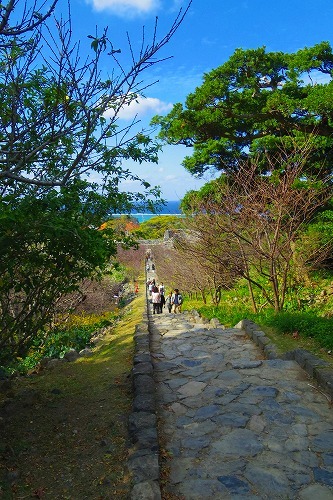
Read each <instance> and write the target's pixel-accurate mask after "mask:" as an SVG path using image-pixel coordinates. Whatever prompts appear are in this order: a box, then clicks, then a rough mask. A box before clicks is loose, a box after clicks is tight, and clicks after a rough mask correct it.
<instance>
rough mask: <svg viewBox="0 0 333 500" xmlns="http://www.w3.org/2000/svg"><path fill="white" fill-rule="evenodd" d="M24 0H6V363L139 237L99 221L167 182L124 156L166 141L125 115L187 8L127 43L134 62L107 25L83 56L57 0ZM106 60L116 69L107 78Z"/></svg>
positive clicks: (0, 124)
mask: <svg viewBox="0 0 333 500" xmlns="http://www.w3.org/2000/svg"><path fill="white" fill-rule="evenodd" d="M18 4H19V2H17V1H14V2H9V3H8V5H6V7H5V8H3V11H5V12H6V16H5V17H6V19H5V21H6V22H3V23H2V25H1V27H0V92H1V96H2V101H1V107H0V160H1V168H0V248H1V252H0V317H1V324H0V351H1V356H2V357H3V358H6V360H7V361H10V359H11V357H16V356H20V357H23V356H25V355H26V354H27V352H28V351H29V349H30V347H31V346H32V345H33V343H34V341H35V339H37V338H39V335H41V334H43V332H45V330H47V329H48V327H49V325H50V324H51V322H52V319H53V317H54V314H55V312H56V309H57V304H58V302H59V301H60V299H61V298H62V297H63V296H64V295H66V294H69V293H71V292H73V291H76V290H78V289H79V286H80V283H81V282H82V281H83V280H84V279H86V278H98V277H99V276H101V274H102V272H103V270H104V269H105V267H106V266H107V265H108V262H109V260H110V258H111V257H112V256H114V255H115V253H116V245H117V243H118V242H119V241H122V242H123V243H124V244H126V245H127V246H130V245H132V244H133V239H130V238H127V236H126V235H125V234H124V232H122V231H118V232H117V230H116V229H115V228H112V227H111V228H106V229H105V230H103V231H98V228H99V227H100V226H101V223H102V221H103V220H104V221H105V220H109V219H110V218H111V217H112V215H113V214H117V213H130V212H131V210H132V209H133V208H140V209H141V210H143V209H146V208H147V209H150V208H151V207H152V206H155V207H156V206H158V200H159V199H160V190H159V188H158V187H152V186H150V184H149V183H148V182H146V181H145V180H144V179H141V178H140V177H138V176H137V175H134V174H132V173H131V172H130V171H129V170H128V169H126V168H123V166H122V165H123V160H133V161H135V162H137V163H140V164H141V163H143V162H145V161H149V162H155V163H156V162H157V154H158V151H159V149H160V146H159V144H157V143H156V141H153V140H152V139H151V138H150V137H149V136H148V135H146V133H144V132H143V131H141V132H138V131H135V132H133V131H131V127H132V125H133V123H132V124H131V125H129V126H128V127H126V126H125V127H123V126H122V127H121V130H119V129H118V123H117V121H118V117H119V112H120V110H121V109H122V107H123V106H125V105H130V103H131V102H132V101H133V100H135V99H137V98H138V96H140V95H141V93H142V91H143V89H144V88H146V84H145V83H144V82H143V79H142V75H141V73H142V72H143V71H144V70H146V69H148V68H149V67H151V66H153V65H154V64H155V63H156V62H157V61H158V60H159V58H157V59H156V58H155V54H156V53H157V52H158V51H159V50H160V49H161V48H162V47H163V46H164V45H165V44H166V43H167V42H168V41H169V40H170V37H171V36H172V35H173V34H174V33H175V31H176V30H177V28H178V27H179V25H180V23H181V22H182V19H183V17H184V15H185V12H186V10H187V9H185V11H180V12H179V14H178V16H177V17H176V19H175V21H174V23H173V24H172V27H171V28H170V31H169V32H168V33H166V35H165V36H164V37H162V38H161V39H160V40H158V39H157V37H156V30H155V34H154V35H153V37H152V39H151V41H150V43H149V42H148V43H147V41H146V40H145V42H144V50H138V53H137V54H136V53H135V51H133V49H132V46H131V44H130V43H129V46H128V51H129V53H130V63H129V67H128V69H126V68H125V66H124V65H123V64H122V63H121V64H120V63H119V62H118V60H117V59H116V57H117V56H116V55H115V54H118V53H120V52H121V51H120V49H118V48H117V49H116V50H114V48H113V45H112V42H111V41H110V40H109V38H108V37H107V29H104V30H103V32H102V34H100V35H98V34H97V30H96V35H95V36H89V37H88V38H90V39H92V42H91V47H90V49H89V48H87V47H86V49H87V50H86V52H85V47H84V40H83V39H82V44H83V53H85V55H84V57H83V58H82V57H81V55H82V54H81V55H80V51H81V47H82V44H78V43H77V42H75V41H74V42H73V41H72V39H71V36H72V30H71V28H70V25H71V22H70V19H65V18H64V15H63V14H61V15H60V16H59V17H58V13H57V12H56V9H55V7H56V4H57V1H56V0H55V1H54V2H53V3H52V4H51V5H50V6H49V9H45V5H44V2H39V1H37V2H35V3H34V7H33V8H29V5H28V4H29V2H28V4H26V5H25V7H26V8H24V5H23V10H22V8H21V4H20V5H18ZM23 4H24V2H23ZM40 4H41V5H40ZM59 6H60V3H59ZM2 7H3V6H2ZM20 8H21V12H20ZM42 11H43V14H41V12H42ZM53 12H54V18H53V16H52V17H51V14H53ZM2 13H3V12H2ZM14 19H15V25H14V26H11V23H10V21H11V20H14ZM7 21H8V22H7ZM155 28H156V26H155ZM43 49H46V52H45V53H44V51H43ZM108 50H110V51H108ZM48 56H50V57H48ZM105 67H107V68H108V69H109V71H108V73H109V74H112V78H108V77H107V76H106V77H105V79H104V80H103V71H102V68H105ZM118 132H119V134H118ZM124 180H132V181H136V182H137V183H138V184H137V185H139V186H140V187H139V192H137V193H135V192H133V193H127V192H123V191H122V189H121V187H120V186H121V182H122V181H124Z"/></svg>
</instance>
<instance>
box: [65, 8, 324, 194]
mask: <svg viewBox="0 0 333 500" xmlns="http://www.w3.org/2000/svg"><path fill="white" fill-rule="evenodd" d="M65 4H66V0H59V5H58V8H62V6H65ZM186 4H187V2H186V1H183V0H70V6H71V11H72V20H73V33H74V39H75V38H81V40H83V41H84V40H87V38H86V37H87V35H88V34H92V35H94V34H95V30H96V26H98V28H99V29H100V30H102V28H104V27H105V26H108V35H109V38H110V39H111V40H112V42H113V45H114V47H115V48H116V47H117V48H120V49H121V50H122V53H121V58H122V62H123V63H124V64H125V65H126V62H128V59H127V61H126V57H128V55H129V52H128V45H127V41H126V32H128V33H129V36H130V38H131V42H132V45H133V49H134V50H138V48H139V46H140V42H141V35H142V27H143V26H145V31H146V36H147V40H149V35H151V33H152V30H153V28H154V23H155V18H156V16H158V33H160V34H161V36H162V35H164V34H165V33H166V32H167V30H168V29H169V27H170V26H171V24H172V22H173V20H174V18H175V16H176V14H177V12H178V10H179V8H181V7H183V8H184V7H185V6H186ZM332 20H333V2H332V0H280V1H278V2H266V1H264V0H193V2H192V5H191V7H190V10H189V12H188V14H187V16H186V18H185V20H184V22H183V24H182V25H181V27H180V28H179V30H178V31H177V33H176V34H175V36H174V37H173V39H172V40H171V41H170V42H169V44H168V45H167V46H166V47H164V48H163V50H162V51H161V53H160V57H161V58H164V57H169V56H172V58H171V59H168V60H166V61H164V62H162V63H159V64H158V65H156V66H154V67H153V68H151V69H150V70H149V71H147V72H146V73H144V74H143V75H142V76H143V78H144V80H145V82H147V84H150V83H152V82H154V81H156V80H158V82H157V83H156V84H154V85H153V86H151V87H149V88H148V89H147V91H146V92H145V99H142V100H140V103H139V105H136V107H135V108H134V107H129V108H127V109H126V110H124V113H123V115H122V119H121V121H120V122H119V124H120V125H121V124H122V123H123V124H124V125H126V124H128V123H130V120H132V119H133V116H134V115H135V114H136V115H137V116H138V117H139V118H140V119H141V126H142V127H147V126H148V124H149V121H150V119H151V118H152V117H153V116H154V115H155V114H164V113H167V112H168V110H170V109H171V106H172V104H174V103H176V102H184V101H185V99H186V96H187V95H188V94H189V93H190V92H192V91H193V90H194V89H195V88H196V87H197V86H199V85H200V84H201V81H202V77H203V74H204V73H207V72H209V71H210V70H211V69H213V68H216V67H218V66H219V65H221V64H223V63H224V62H226V61H227V60H228V59H229V57H230V56H231V54H232V53H233V52H234V50H235V49H236V48H243V49H249V48H257V47H261V46H263V45H265V46H266V48H267V50H268V51H284V52H294V51H296V50H298V49H300V48H303V47H305V46H312V45H314V44H315V43H319V42H321V41H323V40H325V41H326V40H327V41H330V42H331V43H332V39H333V36H332V35H333V22H332ZM107 69H108V70H110V69H111V68H107ZM121 122H122V123H121ZM186 154H190V152H189V151H188V150H186V148H184V147H181V146H168V147H165V148H164V150H163V152H162V153H161V154H160V160H159V164H158V165H155V164H144V165H140V166H137V165H135V164H133V163H131V162H129V163H128V164H125V166H126V167H127V168H129V169H131V170H132V171H134V172H135V173H137V174H138V175H140V176H141V177H143V178H145V179H146V180H147V181H148V182H150V183H151V184H152V185H160V186H161V189H162V195H163V197H164V198H165V199H168V200H177V199H181V198H182V197H183V196H184V194H185V193H186V191H188V190H190V189H198V188H200V187H201V186H202V185H203V184H204V182H206V181H207V180H209V177H207V176H206V177H205V178H204V179H195V178H193V177H192V176H191V175H190V174H189V173H187V172H186V170H185V169H184V168H183V167H182V166H181V162H182V160H183V158H184V156H185V155H186ZM123 187H124V188H125V189H127V190H129V191H135V190H137V186H135V185H133V184H132V183H128V184H125V185H124V186H123Z"/></svg>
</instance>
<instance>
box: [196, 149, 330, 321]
mask: <svg viewBox="0 0 333 500" xmlns="http://www.w3.org/2000/svg"><path fill="white" fill-rule="evenodd" d="M310 150H311V148H310V145H309V144H305V145H304V146H303V147H302V148H300V147H299V146H295V149H294V151H293V153H288V154H287V153H286V152H285V151H282V150H281V151H280V152H279V153H278V154H277V155H276V156H275V157H274V158H272V157H270V158H267V160H268V161H269V162H270V164H271V171H270V174H269V175H265V176H263V175H260V173H259V168H258V163H257V162H256V160H251V161H249V162H247V163H246V164H242V165H240V168H239V169H238V172H237V173H235V174H234V175H233V176H229V177H228V178H227V180H226V182H225V183H224V184H223V183H221V192H220V193H218V195H217V193H216V192H214V194H213V195H212V196H211V197H209V196H208V197H206V198H205V199H204V200H203V201H202V203H201V205H200V211H201V215H200V216H198V217H197V218H196V225H197V227H200V230H199V232H198V234H199V237H200V238H201V240H202V241H203V243H202V247H203V248H206V250H207V255H209V258H208V260H211V259H212V260H213V261H214V262H220V263H221V265H222V266H225V268H229V272H230V274H231V276H232V275H233V276H237V275H238V276H242V277H243V278H245V279H246V280H247V283H248V286H249V293H250V296H251V299H252V304H253V308H254V310H255V311H256V310H257V304H256V299H255V293H254V290H259V291H260V294H261V296H262V297H263V298H264V300H265V301H266V302H267V303H269V304H270V305H272V306H273V307H274V309H275V311H280V310H282V309H283V306H284V303H285V299H286V293H287V290H288V289H290V288H291V287H292V283H293V282H294V280H295V270H296V268H297V265H298V263H297V251H296V249H297V248H298V245H299V242H300V237H301V234H302V233H301V230H302V229H303V228H304V226H305V224H306V223H308V222H309V221H311V219H312V218H313V216H314V214H315V213H316V211H317V210H318V208H319V207H321V206H323V205H324V203H325V202H326V201H327V200H328V198H329V197H330V196H331V189H330V184H329V183H327V182H325V181H323V180H322V179H321V180H320V181H319V180H318V179H315V178H306V177H305V176H304V165H305V162H306V159H307V157H308V155H309V153H310ZM318 178H319V176H318ZM202 228H204V230H203V229H202Z"/></svg>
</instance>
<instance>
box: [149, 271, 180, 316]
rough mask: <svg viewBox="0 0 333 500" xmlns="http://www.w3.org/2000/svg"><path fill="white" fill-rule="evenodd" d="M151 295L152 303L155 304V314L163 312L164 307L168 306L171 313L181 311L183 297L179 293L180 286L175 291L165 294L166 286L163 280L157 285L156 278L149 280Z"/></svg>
mask: <svg viewBox="0 0 333 500" xmlns="http://www.w3.org/2000/svg"><path fill="white" fill-rule="evenodd" d="M147 287H148V292H149V296H150V298H151V303H152V304H153V314H161V313H162V311H163V308H164V307H165V308H167V310H168V311H169V313H171V312H174V313H181V312H182V303H183V297H182V295H181V294H180V293H179V290H178V288H175V289H174V291H173V292H170V293H169V294H168V295H167V296H165V287H164V284H163V282H161V283H160V284H159V285H156V283H155V279H152V280H149V281H148V282H147Z"/></svg>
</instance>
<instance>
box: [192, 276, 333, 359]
mask: <svg viewBox="0 0 333 500" xmlns="http://www.w3.org/2000/svg"><path fill="white" fill-rule="evenodd" d="M313 279H314V280H315V283H316V284H315V286H314V284H313V285H312V286H311V287H303V290H302V293H301V294H300V295H299V298H300V299H301V300H300V301H297V300H294V299H295V298H291V299H290V301H289V302H288V310H287V311H282V312H279V313H275V312H274V310H273V308H270V307H267V306H266V307H263V308H262V309H261V310H260V312H258V313H257V314H255V313H253V311H252V310H251V307H250V302H249V299H248V297H247V290H246V287H244V286H243V285H242V284H241V283H239V285H238V286H237V287H235V288H234V289H232V290H229V291H225V292H224V293H223V296H222V301H221V303H220V304H219V306H218V307H216V306H213V305H205V306H204V305H202V304H201V305H200V304H197V303H192V301H191V299H189V298H187V300H186V308H187V309H191V308H192V307H195V308H196V309H197V310H198V311H199V312H200V314H201V315H202V316H204V317H206V318H208V319H212V318H218V319H219V320H220V322H221V323H222V324H223V325H225V326H226V327H233V326H234V325H236V324H237V323H238V322H239V321H241V320H242V319H245V318H246V319H250V320H252V321H254V322H255V323H257V324H258V325H261V326H262V327H263V329H264V330H265V329H266V330H267V331H270V332H275V334H276V336H277V340H278V341H279V339H281V341H282V338H283V337H284V336H287V337H288V336H289V337H290V338H292V335H291V334H293V333H294V332H297V333H298V335H299V338H300V339H303V340H304V341H306V339H312V341H313V342H314V346H317V347H318V348H319V349H320V348H321V349H324V350H326V351H331V350H332V351H333V336H332V329H333V317H332V309H333V298H332V297H331V295H329V296H327V295H325V296H324V297H325V298H326V300H323V301H320V300H319V297H320V293H321V291H322V290H325V287H329V289H331V285H330V283H332V273H327V272H326V273H316V274H314V275H313ZM316 297H317V302H316V306H314V299H315V298H316ZM300 302H301V303H302V306H301V308H302V310H300V309H299V305H300ZM327 313H329V315H327ZM290 345H291V346H290ZM295 347H297V346H295V344H290V343H288V349H292V348H295Z"/></svg>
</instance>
